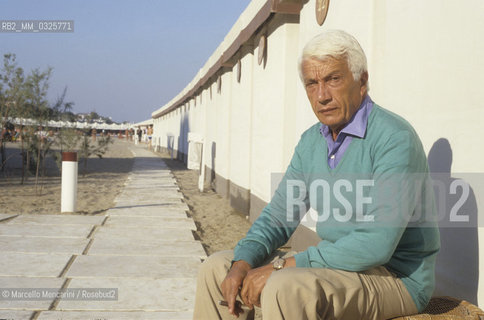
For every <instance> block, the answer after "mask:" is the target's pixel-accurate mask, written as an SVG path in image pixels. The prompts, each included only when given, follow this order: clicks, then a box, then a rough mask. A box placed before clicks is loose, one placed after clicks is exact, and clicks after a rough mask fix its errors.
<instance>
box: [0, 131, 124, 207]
mask: <svg viewBox="0 0 484 320" xmlns="http://www.w3.org/2000/svg"><path fill="white" fill-rule="evenodd" d="M127 145H128V143H127V142H124V141H119V140H118V139H117V138H116V139H114V143H113V144H111V145H110V147H109V149H108V152H107V153H106V154H105V155H104V157H103V158H102V159H99V158H97V157H90V158H89V159H88V163H87V170H86V174H85V175H83V174H82V169H83V163H82V162H80V163H79V167H80V168H79V176H78V195H77V212H75V213H74V214H85V215H98V214H104V213H105V212H106V211H107V210H108V209H109V208H110V207H112V206H113V205H114V199H115V198H116V196H117V195H118V194H119V193H120V192H121V191H122V188H123V186H124V182H125V181H126V178H127V177H128V174H129V172H130V171H131V168H132V166H133V154H132V152H131V151H130V150H129V149H128V148H127ZM6 146H7V154H8V157H9V158H8V160H7V168H6V170H5V171H4V172H0V213H9V214H61V212H60V208H61V177H60V172H59V169H58V168H57V165H56V163H55V161H54V159H53V158H52V157H50V156H49V157H47V158H46V176H45V177H43V178H39V180H38V183H37V186H36V182H35V176H32V175H31V176H30V177H28V179H27V181H25V182H24V184H20V183H21V168H22V163H21V157H20V143H7V144H6ZM63 214H66V213H63Z"/></svg>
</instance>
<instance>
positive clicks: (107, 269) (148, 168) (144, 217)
mask: <svg viewBox="0 0 484 320" xmlns="http://www.w3.org/2000/svg"><path fill="white" fill-rule="evenodd" d="M127 147H129V148H130V149H131V151H132V152H133V154H134V156H135V161H134V165H133V169H132V172H131V173H130V176H129V178H128V179H127V182H126V185H125V188H124V190H123V191H122V192H121V193H120V194H119V195H118V197H117V198H116V200H115V205H114V207H113V208H111V209H109V210H108V211H107V212H106V214H105V215H102V216H80V215H23V214H22V212H19V214H18V215H10V214H8V215H7V214H1V213H0V319H178V320H182V319H192V317H193V302H194V296H195V285H196V276H197V271H198V267H199V266H200V263H201V261H202V260H203V259H204V258H205V251H204V249H203V247H202V245H201V243H200V242H199V241H196V240H195V239H194V238H193V233H192V230H195V229H196V226H195V223H194V222H193V220H192V219H191V218H189V217H188V216H187V214H186V211H187V210H188V206H187V205H186V204H185V203H183V200H182V199H183V195H182V194H181V192H180V191H179V189H178V187H177V185H176V181H175V179H174V178H173V176H172V174H171V172H170V170H169V168H168V167H167V166H166V164H165V163H164V162H163V161H162V160H161V159H160V158H159V157H157V156H156V155H155V154H153V153H152V152H150V151H148V150H146V149H144V148H143V147H139V146H134V145H132V144H127ZM59 196H60V195H59ZM20 210H21V209H20Z"/></svg>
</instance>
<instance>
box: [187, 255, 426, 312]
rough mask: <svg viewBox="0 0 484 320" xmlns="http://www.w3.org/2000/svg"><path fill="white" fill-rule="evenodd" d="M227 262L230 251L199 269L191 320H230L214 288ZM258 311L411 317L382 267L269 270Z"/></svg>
mask: <svg viewBox="0 0 484 320" xmlns="http://www.w3.org/2000/svg"><path fill="white" fill-rule="evenodd" d="M232 259H233V251H231V250H228V251H221V252H217V253H215V254H213V255H211V256H210V257H209V258H208V259H207V260H206V261H205V262H204V263H203V264H202V265H201V267H200V271H199V274H198V281H197V293H196V297H195V309H194V313H193V314H194V316H193V318H194V319H200V320H214V319H236V318H235V317H234V316H232V315H230V314H229V313H228V308H227V307H224V306H220V305H218V301H219V300H223V299H224V298H223V296H222V292H221V290H220V285H221V283H222V281H223V280H224V278H225V276H226V275H227V272H228V270H229V268H230V264H231V261H232ZM239 298H240V297H239ZM238 300H240V299H238ZM240 301H241V300H240ZM261 308H262V316H263V318H264V320H278V319H287V320H298V319H308V320H313V319H345V320H346V319H348V320H367V319H368V320H370V319H390V318H393V317H397V316H404V315H410V314H415V313H417V308H416V306H415V303H414V302H413V300H412V298H411V296H410V294H409V293H408V291H407V289H406V288H405V286H404V284H403V283H402V281H401V280H400V279H398V278H396V277H395V276H393V275H392V274H391V273H390V272H389V271H388V270H387V269H386V268H385V267H376V268H373V269H370V270H367V271H365V272H348V271H342V270H336V269H324V268H284V269H282V270H279V271H274V272H273V273H272V275H271V276H270V277H269V279H268V280H267V283H266V285H265V287H264V289H263V290H262V294H261ZM252 318H253V311H248V310H244V313H243V314H242V315H240V317H239V318H238V319H241V320H242V319H252Z"/></svg>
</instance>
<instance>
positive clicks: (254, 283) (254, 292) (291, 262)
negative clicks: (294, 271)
mask: <svg viewBox="0 0 484 320" xmlns="http://www.w3.org/2000/svg"><path fill="white" fill-rule="evenodd" d="M295 266H296V260H295V259H294V257H290V258H287V259H286V264H285V265H284V268H287V267H295ZM272 272H277V271H275V270H274V267H273V266H272V263H270V264H267V265H265V266H262V267H259V268H255V269H252V270H250V271H249V272H248V273H247V276H246V277H245V279H244V282H243V283H242V289H241V290H240V297H241V298H242V301H244V304H245V305H246V306H248V307H249V308H250V309H253V308H254V306H257V307H260V295H261V293H262V289H264V286H265V285H266V282H267V279H269V277H270V276H271V274H272Z"/></svg>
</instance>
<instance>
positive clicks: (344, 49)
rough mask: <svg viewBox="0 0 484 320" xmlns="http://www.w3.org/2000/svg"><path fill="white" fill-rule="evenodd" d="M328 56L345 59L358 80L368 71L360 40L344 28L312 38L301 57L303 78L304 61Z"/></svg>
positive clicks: (300, 69)
mask: <svg viewBox="0 0 484 320" xmlns="http://www.w3.org/2000/svg"><path fill="white" fill-rule="evenodd" d="M327 58H334V59H344V58H346V61H347V63H348V68H349V69H350V71H351V73H352V74H353V79H354V80H356V81H358V80H360V76H361V74H362V73H364V72H367V71H368V67H367V64H366V56H365V53H364V52H363V49H362V48H361V46H360V44H359V43H358V41H357V40H356V39H355V37H353V36H352V35H350V34H349V33H347V32H345V31H342V30H328V31H325V32H322V33H320V34H318V35H317V36H315V37H314V38H312V39H311V40H310V41H309V42H308V43H307V44H306V45H305V46H304V49H303V51H302V54H301V56H300V57H299V61H298V67H299V76H300V78H301V80H303V74H302V63H303V62H304V61H305V60H308V59H317V60H321V61H322V60H326V59H327Z"/></svg>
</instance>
